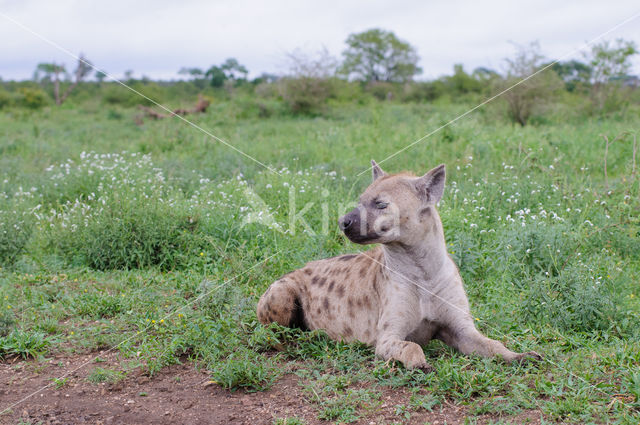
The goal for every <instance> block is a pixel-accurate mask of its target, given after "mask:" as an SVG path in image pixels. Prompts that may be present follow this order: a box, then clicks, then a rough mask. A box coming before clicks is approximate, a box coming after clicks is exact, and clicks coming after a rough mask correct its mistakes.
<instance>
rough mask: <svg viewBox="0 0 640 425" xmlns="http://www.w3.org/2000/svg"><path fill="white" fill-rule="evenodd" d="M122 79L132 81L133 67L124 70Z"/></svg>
mask: <svg viewBox="0 0 640 425" xmlns="http://www.w3.org/2000/svg"><path fill="white" fill-rule="evenodd" d="M124 79H125V80H127V81H133V69H127V70H126V71H124Z"/></svg>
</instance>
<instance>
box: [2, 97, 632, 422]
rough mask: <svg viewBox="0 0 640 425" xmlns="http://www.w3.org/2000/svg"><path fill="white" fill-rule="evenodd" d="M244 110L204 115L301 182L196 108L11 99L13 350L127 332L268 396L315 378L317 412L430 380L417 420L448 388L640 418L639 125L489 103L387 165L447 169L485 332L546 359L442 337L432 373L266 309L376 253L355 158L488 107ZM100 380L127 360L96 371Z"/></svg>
mask: <svg viewBox="0 0 640 425" xmlns="http://www.w3.org/2000/svg"><path fill="white" fill-rule="evenodd" d="M226 106H228V105H225V104H218V105H214V107H213V108H212V112H211V113H209V114H206V115H204V116H201V117H193V118H194V119H195V120H196V121H197V124H198V125H201V126H203V127H204V128H207V129H209V130H211V131H212V132H213V133H215V134H216V135H219V136H220V137H222V138H224V139H225V140H228V141H229V142H230V143H232V144H233V145H234V146H236V147H238V148H239V149H242V150H243V151H245V152H247V153H249V154H251V155H252V156H254V157H255V158H257V159H258V160H260V161H261V162H264V163H266V164H268V165H269V166H271V167H273V168H274V169H276V170H278V171H279V173H280V175H279V174H274V173H271V172H269V171H267V170H265V169H263V168H262V167H260V166H259V165H258V164H256V163H254V162H252V161H249V160H247V159H246V158H243V157H242V156H240V155H237V154H236V153H234V152H233V151H231V150H229V149H228V148H226V147H224V146H223V145H221V144H218V143H215V142H213V141H211V140H209V139H207V138H206V137H205V136H203V135H202V134H200V133H198V132H196V131H194V130H193V129H192V128H189V127H187V126H184V125H183V124H182V123H180V122H179V121H173V120H164V121H161V122H148V123H145V124H144V125H143V126H140V127H138V126H136V125H134V123H133V120H131V119H130V117H131V116H133V114H134V113H135V112H134V110H133V109H118V110H117V111H115V112H114V110H113V108H112V109H109V110H104V109H102V108H101V107H100V105H94V104H91V103H87V104H86V105H84V107H82V108H79V107H71V106H66V107H63V108H54V107H51V108H45V109H44V110H42V111H38V112H29V113H27V112H19V111H11V110H9V111H7V110H3V111H2V113H1V114H0V128H1V129H2V130H0V141H1V142H0V152H1V155H0V170H1V171H0V199H3V201H2V203H1V204H0V218H2V220H0V247H1V248H0V267H2V268H1V269H0V357H1V358H3V359H9V358H12V357H15V356H20V357H23V358H30V357H41V356H47V355H49V354H50V353H55V352H60V351H63V352H69V353H76V352H87V351H91V350H97V349H102V348H106V347H115V346H117V347H118V350H119V351H120V352H121V353H122V354H123V355H124V356H126V357H130V358H132V359H136V361H140V362H142V364H144V367H145V368H146V369H147V371H148V372H149V373H150V374H154V373H156V372H157V371H158V370H160V369H162V368H163V367H165V366H167V365H170V364H173V363H178V362H184V361H195V362H198V363H199V364H200V365H201V366H202V367H204V368H206V369H207V370H209V371H210V372H211V376H212V379H213V380H215V381H216V382H218V383H219V384H220V385H221V386H223V387H225V388H230V389H234V390H235V389H243V390H247V391H263V390H266V389H268V388H269V387H270V386H272V385H273V383H274V382H276V381H277V379H278V378H279V377H280V376H281V374H283V373H295V374H297V376H298V377H299V381H300V385H301V389H302V391H303V392H304V394H305V395H306V399H307V401H308V402H309V403H310V404H311V405H312V406H313V408H314V409H315V410H316V412H317V417H318V418H320V419H325V420H328V421H334V422H350V421H356V420H359V419H360V418H363V417H366V416H367V415H368V414H369V413H371V412H375V411H376V409H378V408H379V406H380V404H381V403H382V397H383V394H384V393H385V391H388V390H390V389H394V388H404V389H407V390H408V391H410V392H411V397H410V399H409V400H408V401H407V402H406V403H400V404H398V405H397V406H395V407H394V409H395V412H396V417H397V419H396V421H397V422H399V423H401V422H403V421H407V420H409V418H410V417H411V415H412V414H413V413H414V412H419V411H430V410H434V409H439V408H440V406H441V405H442V403H444V402H445V401H446V402H447V403H455V404H460V405H464V406H467V408H468V414H469V418H468V421H469V423H474V421H477V420H479V419H480V418H482V417H483V415H485V416H486V415H491V417H492V418H493V419H492V420H495V421H496V422H495V423H502V421H508V420H509V418H510V417H513V416H514V415H517V414H518V413H520V412H523V411H530V410H534V411H536V412H539V414H540V415H542V417H543V418H544V419H545V421H549V422H566V423H608V422H611V423H637V422H638V420H639V419H640V413H639V412H640V401H639V397H640V354H639V351H638V349H637V347H638V345H639V343H640V326H639V325H640V303H639V301H638V299H639V298H640V293H638V286H637V282H638V281H639V278H640V242H639V241H640V237H639V236H640V219H639V218H638V217H639V216H640V214H638V212H639V211H640V202H639V200H638V199H639V196H638V195H639V183H638V181H637V180H634V179H632V178H631V166H632V164H631V161H630V158H631V145H630V144H629V143H617V144H615V145H613V146H611V147H610V150H609V153H608V170H607V171H608V175H609V187H608V188H607V187H605V183H604V170H603V161H602V158H603V153H604V145H603V143H602V138H601V137H600V134H607V135H609V136H614V135H616V134H619V133H621V132H622V131H626V130H629V129H631V130H635V131H637V130H638V128H635V127H634V125H635V126H636V127H637V122H635V121H633V120H632V119H625V118H624V117H622V118H615V117H610V118H607V119H583V120H580V121H577V120H576V121H571V120H565V121H563V120H562V118H561V117H558V119H556V120H553V119H550V120H549V121H548V122H546V123H545V124H540V125H538V126H531V127H525V128H520V127H514V126H512V125H510V124H506V123H504V122H503V121H502V120H500V119H497V118H496V116H495V115H493V113H492V111H491V109H488V110H482V111H481V112H480V113H479V114H475V115H472V116H469V117H466V118H465V119H464V120H461V121H460V122H458V123H456V125H454V126H452V127H450V128H449V129H448V130H447V132H446V133H442V134H441V133H438V134H436V135H434V136H433V137H431V138H429V139H426V140H425V141H423V142H422V143H421V144H418V145H416V146H415V147H413V148H411V149H410V150H408V151H406V152H404V153H402V154H400V155H398V156H396V157H394V158H393V159H391V160H389V161H388V162H386V163H385V164H384V168H385V169H387V170H388V171H399V170H401V169H409V170H412V171H414V172H417V173H419V172H424V171H427V170H428V169H429V168H431V167H432V166H435V165H436V164H438V163H441V162H444V163H446V164H447V167H448V168H447V170H448V179H447V190H446V193H445V196H444V198H443V201H442V203H441V206H440V211H441V216H442V219H443V224H444V227H445V234H446V236H447V242H448V244H449V250H450V253H451V255H452V256H453V258H454V259H455V260H456V262H457V263H458V265H459V267H460V269H461V273H462V275H463V278H464V280H465V284H466V288H467V291H468V294H469V298H470V301H471V306H472V312H473V314H474V315H475V316H476V317H477V318H478V319H479V321H478V326H479V328H480V329H481V330H482V331H483V332H485V333H486V334H488V335H489V336H490V337H492V338H497V339H499V340H502V341H504V342H505V343H506V344H507V346H509V347H510V348H512V349H515V350H520V351H527V350H536V351H539V352H541V353H542V354H544V355H545V357H546V358H547V359H548V361H546V362H543V363H541V364H539V365H505V364H502V363H500V362H497V361H494V360H486V359H479V358H475V357H467V356H462V355H460V354H458V353H456V352H455V351H453V350H451V349H450V348H448V347H446V346H445V345H443V344H441V343H439V342H437V341H434V342H432V343H431V344H429V345H428V346H427V347H425V353H426V355H427V357H428V359H429V362H430V363H431V364H432V365H433V366H434V367H435V369H436V372H434V373H431V374H424V373H422V372H420V371H407V370H405V369H403V368H401V367H399V366H398V365H395V364H390V363H385V362H382V361H380V360H377V359H375V356H374V355H373V352H372V350H371V349H370V348H368V347H365V346H362V345H360V344H343V343H340V342H335V341H331V340H329V339H328V338H327V337H326V336H325V335H323V334H322V332H308V333H303V332H300V331H297V330H290V329H283V328H279V327H277V326H272V327H263V326H261V325H259V324H258V322H257V319H256V316H255V305H256V302H257V299H258V297H259V296H260V295H261V294H262V292H263V291H264V290H265V289H266V287H267V286H268V285H269V284H270V283H271V282H272V281H273V280H275V279H276V278H277V277H279V276H281V275H282V274H284V273H286V272H288V271H290V270H292V269H293V268H297V267H300V266H302V265H303V264H304V263H305V262H307V261H310V260H313V259H318V258H323V257H328V256H332V255H337V254H340V253H343V252H352V251H355V250H359V249H362V248H361V247H358V246H354V245H353V244H350V243H349V242H347V241H346V240H345V239H344V238H343V237H342V236H341V235H340V233H339V231H338V229H337V226H335V223H336V220H337V217H338V216H339V215H340V214H341V213H342V212H343V211H344V210H345V209H346V208H348V206H349V203H350V202H353V201H355V200H356V199H357V196H358V194H359V193H360V191H361V190H362V189H363V188H364V187H366V185H367V184H368V182H369V179H370V176H369V173H365V174H364V175H362V176H359V177H358V176H357V175H358V173H360V172H361V171H364V170H366V168H367V166H368V161H369V160H370V159H371V158H375V159H377V160H381V159H384V158H385V157H387V156H388V155H391V154H392V153H394V152H395V151H396V150H398V149H400V148H402V147H403V146H405V145H406V144H407V143H409V142H411V141H413V140H416V139H417V138H418V137H420V136H421V135H423V134H425V133H427V132H428V131H430V130H431V129H433V128H437V127H438V126H439V125H441V123H442V122H447V121H448V120H449V119H451V118H453V117H455V116H456V114H458V113H460V112H463V111H464V110H465V108H466V107H467V106H468V105H456V104H453V105H451V104H441V105H396V104H373V105H369V106H366V107H364V106H363V107H349V108H346V107H344V108H342V107H339V106H336V107H334V108H333V109H332V110H331V111H330V113H328V115H326V116H324V117H316V118H308V119H307V118H295V119H294V118H287V117H278V118H269V119H255V118H239V117H238V116H237V115H235V114H233V113H231V112H226V111H227V110H226V109H225V108H226ZM116 112H117V113H116ZM291 194H294V195H295V205H296V209H295V210H294V211H292V210H291V209H290V204H289V200H290V196H291ZM305 206H307V208H306V209H304V207H305ZM324 211H326V212H327V216H328V217H327V216H324V215H323V212H324ZM292 212H293V214H292ZM296 214H297V215H296ZM265 217H271V221H269V220H265ZM88 379H89V380H90V381H92V382H107V381H110V380H112V379H120V375H118V372H115V371H110V370H107V369H101V368H95V369H93V370H92V372H91V373H90V375H89V378H88ZM61 385H64V383H61ZM278 421H280V422H278V423H301V421H300V420H298V419H297V418H287V419H279V420H278Z"/></svg>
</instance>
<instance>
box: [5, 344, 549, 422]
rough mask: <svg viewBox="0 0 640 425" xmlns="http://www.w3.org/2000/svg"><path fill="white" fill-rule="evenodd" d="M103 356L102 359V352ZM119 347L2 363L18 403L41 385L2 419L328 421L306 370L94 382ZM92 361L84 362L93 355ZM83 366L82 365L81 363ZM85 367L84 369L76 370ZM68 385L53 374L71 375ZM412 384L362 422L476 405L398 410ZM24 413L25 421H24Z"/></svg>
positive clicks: (180, 367) (181, 373)
mask: <svg viewBox="0 0 640 425" xmlns="http://www.w3.org/2000/svg"><path fill="white" fill-rule="evenodd" d="M96 357H98V358H99V359H100V361H99V362H96V361H95V360H94V359H95V358H96ZM123 360H126V359H121V358H119V356H118V355H117V354H113V353H107V354H104V355H103V354H101V353H88V354H86V355H81V356H67V355H59V356H52V357H50V358H48V359H46V360H43V361H41V362H38V361H23V360H19V359H17V358H14V359H12V361H9V362H6V363H4V364H2V365H0V386H1V387H0V396H2V397H1V398H2V401H3V404H4V403H14V402H16V401H18V400H21V399H23V398H24V397H27V396H29V395H30V394H33V393H34V392H37V391H39V390H41V389H42V388H43V387H45V386H47V385H50V386H49V387H48V388H47V389H45V390H43V391H40V392H38V393H36V394H35V395H34V396H32V397H30V398H29V399H27V400H25V401H24V402H23V403H21V404H20V405H18V406H16V407H15V408H14V409H12V410H11V411H10V412H7V413H6V414H4V415H2V416H0V424H13V423H23V424H27V423H30V424H43V425H44V424H47V425H58V424H59V425H62V424H97V425H100V424H104V425H110V424H133V423H153V424H187V423H193V424H247V425H254V424H255V425H258V424H265V425H272V424H273V423H274V422H275V421H276V420H277V419H279V418H282V419H284V418H293V417H297V418H299V419H302V420H303V421H304V423H305V424H323V423H326V421H322V420H319V419H318V418H317V409H316V408H315V407H314V406H313V405H311V404H310V403H309V402H308V400H307V396H306V395H305V394H304V393H303V391H302V389H301V386H300V383H299V381H300V378H299V377H298V376H296V375H295V374H286V375H284V376H283V377H282V378H281V379H280V380H278V382H277V383H276V384H275V385H274V386H273V387H272V388H271V389H269V390H268V391H263V392H245V391H241V390H240V391H229V390H226V389H223V388H221V387H220V386H218V385H216V384H215V383H214V382H212V381H211V378H210V376H209V374H208V373H207V372H206V371H203V370H199V369H198V368H196V367H195V366H194V365H193V364H191V363H188V362H186V363H183V364H176V365H172V366H169V367H167V368H164V369H162V370H161V371H160V372H158V373H157V374H156V375H154V376H152V377H149V376H148V375H147V374H145V373H143V371H142V370H136V371H135V372H133V373H130V374H128V376H126V377H125V378H123V379H121V380H118V381H117V382H115V383H108V382H102V383H90V382H88V381H87V376H88V375H89V373H90V372H91V370H93V369H94V368H95V367H96V365H100V366H101V367H103V368H108V367H110V366H114V365H118V364H120V363H121V362H122V361H123ZM87 362H88V364H87V365H86V366H84V367H80V366H81V365H83V364H85V363H87ZM79 367H80V368H79ZM76 369H77V370H76ZM67 374H68V379H67V380H66V381H65V383H64V385H61V386H59V387H57V386H56V385H55V383H54V382H53V381H52V380H53V379H55V378H56V377H59V376H63V375H67ZM410 397H411V392H410V391H408V390H406V389H392V388H388V389H387V390H386V391H385V393H384V395H383V397H382V399H381V403H380V404H379V405H378V406H377V407H376V408H374V409H372V410H371V411H370V412H369V413H368V414H367V415H366V416H364V417H362V418H360V419H359V420H357V421H356V422H354V423H358V424H389V423H394V422H395V421H398V420H399V419H403V421H402V422H403V423H407V424H424V423H429V424H433V425H436V424H448V425H456V424H463V423H466V422H465V418H466V417H467V413H468V407H465V406H462V405H458V404H455V403H448V402H445V403H443V404H442V405H441V406H439V407H437V408H434V409H433V410H432V411H427V410H426V409H423V410H422V411H417V412H412V413H410V414H409V416H402V415H401V416H400V418H399V417H398V412H397V406H398V405H402V404H405V403H407V402H408V400H409V398H410ZM540 417H541V416H540V413H539V412H537V411H535V410H532V411H527V412H524V413H521V414H518V415H514V416H511V417H502V418H500V417H498V416H496V415H483V416H476V417H475V421H476V422H474V423H478V424H484V423H487V422H491V421H496V420H498V419H502V420H503V421H508V422H512V423H529V424H539V423H540ZM20 421H21V422H20Z"/></svg>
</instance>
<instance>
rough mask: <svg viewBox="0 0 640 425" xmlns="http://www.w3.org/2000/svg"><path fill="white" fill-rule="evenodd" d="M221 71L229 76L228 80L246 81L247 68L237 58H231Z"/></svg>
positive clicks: (221, 66) (225, 62)
mask: <svg viewBox="0 0 640 425" xmlns="http://www.w3.org/2000/svg"><path fill="white" fill-rule="evenodd" d="M220 69H221V70H222V71H223V72H224V74H225V75H226V76H227V79H229V80H232V81H246V79H247V74H248V73H249V71H247V68H246V67H245V66H244V65H241V64H240V62H238V60H237V59H236V58H229V59H227V60H226V61H224V63H223V64H222V65H220Z"/></svg>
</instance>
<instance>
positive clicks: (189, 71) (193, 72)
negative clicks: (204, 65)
mask: <svg viewBox="0 0 640 425" xmlns="http://www.w3.org/2000/svg"><path fill="white" fill-rule="evenodd" d="M178 74H180V75H188V76H189V77H191V78H193V79H197V78H201V77H203V76H204V71H203V70H201V69H200V68H187V67H182V68H180V71H178Z"/></svg>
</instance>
